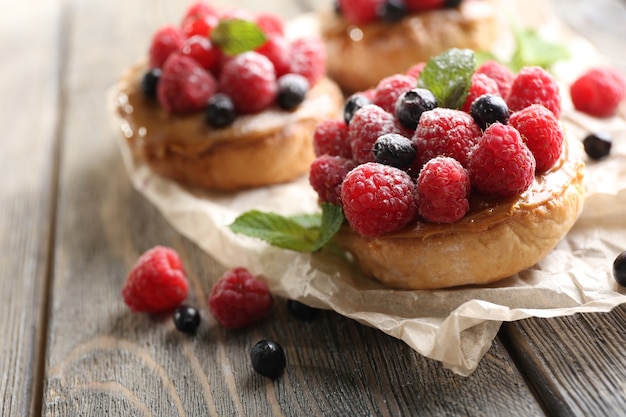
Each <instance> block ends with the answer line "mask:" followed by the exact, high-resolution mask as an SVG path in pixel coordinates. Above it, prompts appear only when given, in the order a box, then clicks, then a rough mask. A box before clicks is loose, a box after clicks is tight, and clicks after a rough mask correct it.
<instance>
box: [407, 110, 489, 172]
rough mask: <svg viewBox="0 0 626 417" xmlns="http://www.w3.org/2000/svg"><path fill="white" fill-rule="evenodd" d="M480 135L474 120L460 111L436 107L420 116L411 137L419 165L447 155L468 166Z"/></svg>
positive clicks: (480, 132)
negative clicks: (470, 155)
mask: <svg viewBox="0 0 626 417" xmlns="http://www.w3.org/2000/svg"><path fill="white" fill-rule="evenodd" d="M481 136H482V131H481V130H480V126H478V124H477V123H476V121H475V120H474V118H473V117H472V116H470V115H469V114H468V113H465V112H464V111H461V110H454V109H446V108H443V107H437V108H435V109H433V110H429V111H426V112H424V113H422V116H421V117H420V121H419V124H418V125H417V129H416V130H415V135H413V143H414V144H415V148H416V149H417V158H416V162H417V163H418V164H419V166H422V165H424V164H425V163H426V162H428V161H429V160H431V159H432V158H434V157H436V156H449V157H452V158H454V159H456V160H457V161H459V162H460V163H461V165H463V166H464V167H467V165H468V162H469V154H470V152H471V151H472V148H473V147H474V146H475V145H476V144H477V143H478V142H479V140H480V138H481Z"/></svg>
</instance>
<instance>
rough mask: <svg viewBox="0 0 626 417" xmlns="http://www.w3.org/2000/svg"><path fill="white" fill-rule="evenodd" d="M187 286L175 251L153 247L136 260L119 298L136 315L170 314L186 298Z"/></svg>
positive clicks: (183, 271) (181, 265)
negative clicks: (140, 313) (136, 313)
mask: <svg viewBox="0 0 626 417" xmlns="http://www.w3.org/2000/svg"><path fill="white" fill-rule="evenodd" d="M188 290H189V283H188V282H187V277H186V275H185V269H184V268H183V264H182V262H181V260H180V257H179V256H178V253H176V251H175V250H174V249H171V248H167V247H164V246H155V247H154V248H152V249H150V250H148V251H146V252H145V253H144V254H143V255H141V256H140V257H139V259H138V260H137V262H136V263H135V265H134V266H133V267H132V269H131V270H130V273H129V274H128V277H127V278H126V282H125V283H124V286H123V287H122V298H123V299H124V302H125V303H126V305H127V306H128V307H129V308H130V309H131V310H132V311H135V312H139V311H141V312H147V313H163V312H166V311H171V310H173V309H174V308H176V307H177V306H178V305H180V303H182V302H183V300H184V299H185V298H187V292H188Z"/></svg>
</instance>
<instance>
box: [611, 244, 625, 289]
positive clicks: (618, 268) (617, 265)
mask: <svg viewBox="0 0 626 417" xmlns="http://www.w3.org/2000/svg"><path fill="white" fill-rule="evenodd" d="M613 278H615V281H617V283H618V284H619V285H621V286H622V287H626V251H625V252H622V253H620V254H619V255H617V258H615V261H613Z"/></svg>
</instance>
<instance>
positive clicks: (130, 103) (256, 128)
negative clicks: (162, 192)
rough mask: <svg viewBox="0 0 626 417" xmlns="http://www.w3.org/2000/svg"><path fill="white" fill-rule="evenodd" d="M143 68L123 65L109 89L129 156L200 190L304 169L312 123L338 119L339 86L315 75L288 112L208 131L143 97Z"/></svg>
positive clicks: (252, 183) (200, 120) (310, 154)
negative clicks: (301, 99)
mask: <svg viewBox="0 0 626 417" xmlns="http://www.w3.org/2000/svg"><path fill="white" fill-rule="evenodd" d="M145 70H146V66H145V65H144V64H138V65H135V66H133V67H131V68H129V69H128V70H127V71H126V72H125V74H124V75H123V76H122V78H121V79H120V81H119V82H118V84H117V86H116V90H115V93H114V101H115V109H114V111H116V112H117V114H118V115H119V116H120V117H121V118H122V119H123V121H124V122H125V124H124V126H123V127H122V130H123V133H124V136H125V137H126V139H127V141H128V144H129V146H130V148H131V151H132V153H133V156H134V157H135V158H136V159H139V160H141V161H145V162H146V163H147V164H148V165H149V166H150V168H151V169H152V170H153V171H154V172H156V173H158V174H160V175H162V176H164V177H167V178H170V179H173V180H175V181H178V182H180V183H183V184H186V185H190V186H195V187H200V188H204V189H211V190H228V191H230V190H240V189H246V188H252V187H259V186H265V185H271V184H278V183H284V182H288V181H290V180H293V179H295V178H296V177H298V176H301V175H303V174H305V173H306V172H307V171H308V169H309V166H310V164H311V162H312V161H313V160H314V159H315V154H314V151H313V131H314V129H315V126H316V125H317V124H318V122H320V121H321V120H325V119H329V118H337V117H340V116H341V111H342V108H343V96H342V93H341V91H340V89H339V87H338V86H337V85H336V84H335V83H334V82H332V81H330V80H329V79H322V80H320V81H319V82H318V83H317V84H316V85H315V86H314V87H313V88H312V89H311V90H310V91H309V92H308V94H307V98H306V100H305V101H304V102H303V103H302V104H301V105H300V106H299V107H298V108H297V109H295V110H294V111H291V112H288V111H284V110H280V109H278V108H275V107H273V108H271V109H267V110H265V111H263V112H261V113H259V114H255V115H246V116H239V117H238V118H237V119H236V121H235V122H234V123H233V124H232V125H231V126H228V127H225V128H222V129H213V128H211V127H209V126H208V124H207V123H206V122H205V121H204V115H203V114H202V112H200V113H198V114H192V115H184V116H181V115H172V114H169V113H167V112H166V111H164V110H163V109H162V108H161V107H160V106H159V105H158V103H157V102H155V101H154V100H150V99H148V98H146V97H145V96H144V95H143V93H142V92H141V90H140V87H139V85H140V83H139V81H140V78H141V76H142V75H143V73H144V71H145Z"/></svg>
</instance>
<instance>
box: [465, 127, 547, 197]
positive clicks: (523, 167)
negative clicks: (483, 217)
mask: <svg viewBox="0 0 626 417" xmlns="http://www.w3.org/2000/svg"><path fill="white" fill-rule="evenodd" d="M468 170H469V174H470V180H471V183H472V187H473V188H474V189H475V190H476V191H478V192H480V193H484V194H494V195H497V196H500V197H513V196H517V195H520V194H521V193H523V192H524V191H526V190H527V189H528V188H529V187H530V185H531V184H532V183H533V181H534V179H535V158H534V156H533V154H532V153H531V152H530V150H529V149H528V147H527V146H526V145H525V144H524V142H523V141H522V138H521V136H520V134H519V132H518V131H517V129H515V128H514V127H512V126H509V125H503V124H501V123H494V124H492V125H490V126H489V127H488V128H487V129H485V133H484V134H483V137H482V139H481V140H480V142H479V143H478V145H477V146H476V148H475V149H474V150H473V152H472V157H471V160H470V162H469V167H468Z"/></svg>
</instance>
